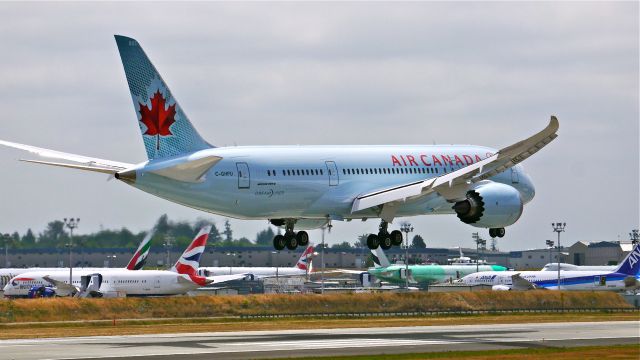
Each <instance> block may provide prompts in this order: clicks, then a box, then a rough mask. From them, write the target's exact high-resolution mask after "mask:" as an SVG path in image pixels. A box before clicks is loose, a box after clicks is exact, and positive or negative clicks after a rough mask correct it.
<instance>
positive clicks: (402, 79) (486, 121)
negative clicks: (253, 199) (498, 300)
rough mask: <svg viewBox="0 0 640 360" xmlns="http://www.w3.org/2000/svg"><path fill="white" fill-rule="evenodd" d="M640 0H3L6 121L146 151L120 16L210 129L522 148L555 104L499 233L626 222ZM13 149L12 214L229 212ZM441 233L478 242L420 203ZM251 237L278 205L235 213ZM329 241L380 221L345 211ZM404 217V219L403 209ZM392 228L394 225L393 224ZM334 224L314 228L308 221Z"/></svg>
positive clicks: (106, 153) (243, 135) (10, 130)
mask: <svg viewBox="0 0 640 360" xmlns="http://www.w3.org/2000/svg"><path fill="white" fill-rule="evenodd" d="M638 7H639V6H638V2H581V3H578V2H536V3H521V2H487V3H483V2H474V3H462V2H421V3H395V2H394V3H382V2H376V3H333V2H330V3H202V2H197V3H122V2H118V3H89V4H87V3H0V34H2V35H0V49H2V50H1V51H0V54H1V56H0V109H2V110H1V111H2V115H1V116H0V139H3V140H8V141H15V142H21V143H26V144H30V145H35V146H40V147H45V148H50V149H56V150H60V151H65V152H70V153H77V154H83V155H88V156H94V157H99V158H105V159H111V160H116V161H123V162H129V163H135V162H142V161H145V160H146V158H145V151H144V147H143V144H142V139H141V136H140V132H139V127H138V125H137V120H136V115H135V111H134V109H133V107H132V104H131V97H130V95H129V91H128V88H127V83H126V80H125V76H124V71H123V69H122V65H121V63H120V58H119V55H118V52H117V48H116V44H115V41H114V39H113V35H114V34H122V35H127V36H130V37H133V38H136V39H137V40H138V41H139V42H140V44H141V45H142V46H143V48H144V49H145V51H146V52H147V54H148V55H149V56H150V58H151V60H152V61H153V62H154V64H155V66H156V68H158V70H159V71H160V73H161V74H162V76H163V78H164V80H165V81H166V82H167V83H168V85H169V86H170V87H171V90H172V92H173V94H174V96H175V97H176V99H178V101H179V102H180V104H181V106H182V108H183V109H184V110H185V112H186V113H187V114H188V116H189V118H190V119H191V121H192V122H193V124H194V126H195V127H196V128H197V129H198V130H199V132H200V133H201V134H202V135H203V136H204V137H205V138H206V139H207V140H208V141H209V142H211V143H212V144H215V145H217V146H233V145H291V144H301V145H315V144H433V143H443V144H451V143H457V144H476V145H485V146H490V147H494V148H501V147H504V146H508V145H510V144H512V143H515V142H516V141H519V140H521V139H524V138H526V137H528V136H530V135H532V134H533V133H535V132H537V131H539V130H541V129H542V128H543V127H544V126H546V125H547V123H548V120H549V116H550V115H552V114H555V115H557V116H558V119H559V120H560V130H559V132H558V134H559V137H558V138H557V139H556V140H555V141H554V142H552V143H551V144H550V145H548V146H547V147H545V148H544V149H542V150H541V151H540V152H538V153H537V154H535V155H534V156H532V157H531V158H529V159H527V160H526V161H525V162H523V166H524V168H525V171H526V172H527V173H528V174H529V175H530V176H531V177H532V179H533V181H534V183H535V186H536V197H535V199H534V200H533V201H532V202H531V203H529V204H528V205H527V206H525V209H524V213H523V214H522V217H521V218H520V220H519V221H518V222H517V223H516V224H514V225H512V226H510V227H508V228H507V233H506V236H505V237H504V238H502V239H499V241H498V248H499V249H501V250H516V249H529V248H540V247H544V243H545V240H546V239H554V240H555V236H556V235H555V234H554V233H553V231H552V227H551V223H552V222H555V221H562V222H566V223H567V227H566V232H565V233H563V234H562V244H563V245H567V244H568V245H570V244H573V243H574V242H576V241H603V240H627V239H628V237H629V236H628V233H629V232H630V231H631V229H637V228H638V225H639V223H640V220H639V217H640V215H639V202H640V199H639V198H640V194H639V191H640V190H639V187H640V186H639V171H640V170H639V162H640V161H639V153H640V150H639V147H638V139H639V135H640V134H639V100H638V99H639V89H638V81H639V80H638V79H639V63H638V62H639V50H638V49H639V35H638V33H639V28H638V27H639V25H638V23H639V21H638V19H639V15H638V14H639V8H638ZM20 158H29V154H26V153H24V152H21V151H19V150H15V149H10V148H0V166H1V174H2V176H1V177H0V232H13V231H19V232H20V233H23V232H25V231H26V230H27V228H32V229H33V230H34V231H35V232H41V231H42V230H43V229H44V227H45V226H46V223H47V222H48V221H51V220H53V219H61V218H63V217H80V218H81V223H80V227H79V228H78V229H77V231H78V232H80V233H86V232H93V231H97V230H99V229H101V228H107V229H109V228H113V229H117V228H121V227H127V228H129V229H131V230H134V231H141V230H146V229H149V228H150V227H151V226H153V224H154V222H155V221H156V220H157V218H158V217H159V216H160V215H162V214H165V213H166V214H168V215H169V218H170V219H174V220H188V221H192V220H195V219H197V218H199V217H201V218H211V219H213V220H214V221H215V222H216V224H217V225H218V226H219V227H221V226H222V224H223V222H224V218H223V217H219V216H215V215H211V214H206V213H203V212H199V211H196V210H192V209H189V208H186V207H182V206H180V205H177V204H173V203H170V202H168V201H166V200H162V199H159V198H156V197H154V196H152V195H149V194H146V193H143V192H141V191H139V190H136V189H134V188H132V187H130V186H128V185H126V184H124V183H121V182H119V181H107V176H106V175H103V174H96V173H84V172H80V171H75V170H70V169H62V168H52V167H48V166H38V165H32V164H27V163H22V162H18V161H17V159H20ZM403 220H408V221H410V222H411V223H412V224H413V226H414V228H415V234H420V235H421V236H422V237H423V238H424V239H425V241H426V243H427V245H428V246H434V247H457V246H463V247H474V242H473V240H472V238H471V234H472V233H473V232H477V231H479V232H480V234H481V236H484V237H485V238H488V232H487V230H485V229H478V228H474V227H471V226H469V225H466V224H463V223H461V222H460V221H459V220H458V219H457V217H455V216H453V215H451V216H442V215H441V216H420V217H412V218H408V219H397V220H396V222H398V223H399V222H400V221H403ZM231 224H232V226H233V229H234V236H235V237H241V236H245V237H248V238H250V239H253V238H255V234H256V233H257V232H258V231H260V230H262V229H264V228H266V226H268V224H267V221H266V220H264V221H241V220H231ZM333 225H334V227H333V231H332V232H331V234H329V235H327V238H326V239H327V242H328V243H330V244H331V243H335V242H342V241H355V239H356V238H357V236H358V235H360V234H364V233H369V232H374V231H377V227H378V221H377V220H373V219H370V220H369V221H366V222H360V221H353V222H350V223H346V222H344V223H343V222H334V223H333ZM395 226H397V224H396V225H395ZM392 228H393V226H392ZM310 236H311V240H312V241H316V242H318V241H319V240H320V232H319V231H311V232H310Z"/></svg>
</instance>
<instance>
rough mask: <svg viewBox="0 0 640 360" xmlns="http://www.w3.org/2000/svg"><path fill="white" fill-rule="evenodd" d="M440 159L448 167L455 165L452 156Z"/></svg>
mask: <svg viewBox="0 0 640 360" xmlns="http://www.w3.org/2000/svg"><path fill="white" fill-rule="evenodd" d="M440 157H441V158H442V162H443V163H444V164H445V165H447V164H449V165H453V161H451V156H449V155H440Z"/></svg>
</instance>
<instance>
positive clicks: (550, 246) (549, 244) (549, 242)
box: [545, 240, 553, 263]
mask: <svg viewBox="0 0 640 360" xmlns="http://www.w3.org/2000/svg"><path fill="white" fill-rule="evenodd" d="M545 243H546V244H547V247H548V248H549V263H551V262H552V261H553V260H551V249H553V241H551V240H547V241H546V242H545Z"/></svg>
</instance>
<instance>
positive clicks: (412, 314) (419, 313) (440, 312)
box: [240, 308, 640, 319]
mask: <svg viewBox="0 0 640 360" xmlns="http://www.w3.org/2000/svg"><path fill="white" fill-rule="evenodd" d="M601 312H607V313H620V312H625V313H630V312H637V313H640V308H593V309H588V308H554V309H494V310H434V311H399V312H348V313H291V314H255V315H240V318H241V319H277V318H293V317H307V318H322V317H325V318H327V317H331V318H333V317H347V318H362V317H403V316H405V317H419V316H438V315H493V314H495V315H497V314H526V313H536V314H540V313H601Z"/></svg>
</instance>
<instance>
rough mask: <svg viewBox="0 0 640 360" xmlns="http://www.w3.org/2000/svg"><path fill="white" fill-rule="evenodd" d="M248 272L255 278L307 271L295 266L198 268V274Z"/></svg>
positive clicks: (299, 273) (294, 274)
mask: <svg viewBox="0 0 640 360" xmlns="http://www.w3.org/2000/svg"><path fill="white" fill-rule="evenodd" d="M241 274H250V275H253V276H254V277H255V278H258V279H259V278H264V277H276V276H306V275H307V272H306V271H304V270H302V269H298V268H296V267H242V266H229V267H201V268H198V275H200V276H207V277H209V276H215V275H241Z"/></svg>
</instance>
